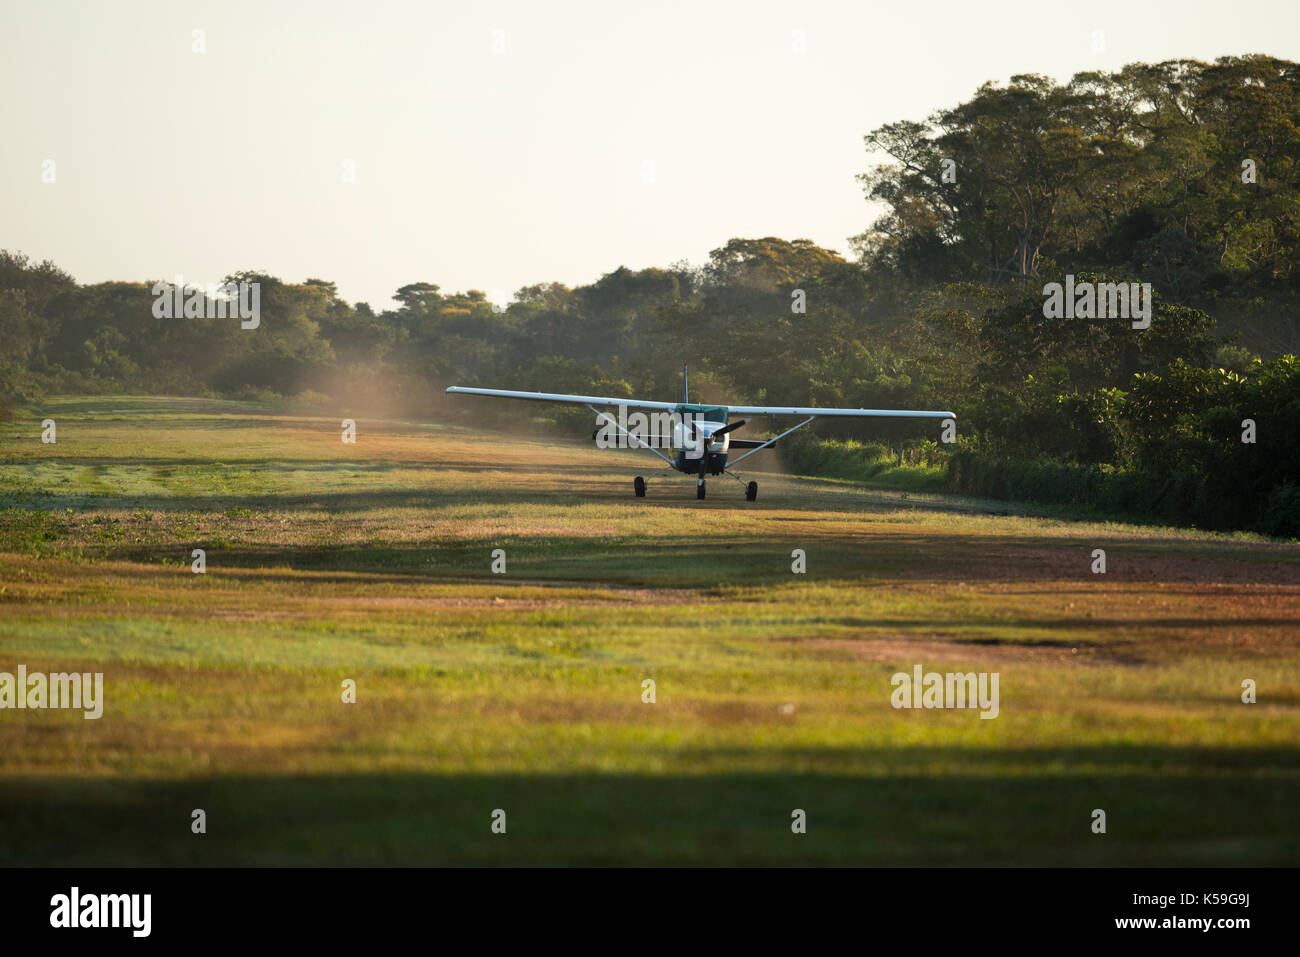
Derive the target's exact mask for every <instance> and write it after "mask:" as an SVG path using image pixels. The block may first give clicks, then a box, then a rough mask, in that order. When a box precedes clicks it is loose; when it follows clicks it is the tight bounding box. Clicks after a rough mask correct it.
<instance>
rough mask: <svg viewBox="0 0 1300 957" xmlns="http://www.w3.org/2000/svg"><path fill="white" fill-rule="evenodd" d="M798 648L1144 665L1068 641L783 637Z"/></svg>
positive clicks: (877, 656) (989, 661)
mask: <svg viewBox="0 0 1300 957" xmlns="http://www.w3.org/2000/svg"><path fill="white" fill-rule="evenodd" d="M780 640H781V641H783V642H788V643H789V644H791V645H792V646H793V647H795V648H800V649H816V650H826V651H829V652H831V653H832V654H833V656H835V657H840V656H843V658H844V659H845V660H849V661H880V662H899V661H911V662H917V661H922V662H925V663H926V667H927V668H929V667H931V663H932V664H933V665H934V666H936V667H937V666H940V665H945V664H971V665H1004V664H1051V665H1080V666H1087V665H1095V666H1111V665H1128V666H1137V665H1141V664H1143V663H1144V662H1143V660H1142V658H1141V657H1139V656H1138V655H1136V654H1129V653H1127V650H1121V649H1119V648H1112V647H1100V646H1097V645H1093V644H1088V643H1075V644H1068V643H1065V642H1060V643H1057V642H998V643H992V642H974V641H946V640H943V639H936V638H908V637H905V636H901V635H899V636H891V637H881V638H876V637H863V638H782V639H780Z"/></svg>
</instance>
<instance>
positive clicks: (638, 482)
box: [632, 475, 645, 498]
mask: <svg viewBox="0 0 1300 957" xmlns="http://www.w3.org/2000/svg"><path fill="white" fill-rule="evenodd" d="M632 491H634V492H636V497H637V498H645V479H643V478H642V477H641V476H639V475H638V476H637V477H636V478H635V479H633V480H632Z"/></svg>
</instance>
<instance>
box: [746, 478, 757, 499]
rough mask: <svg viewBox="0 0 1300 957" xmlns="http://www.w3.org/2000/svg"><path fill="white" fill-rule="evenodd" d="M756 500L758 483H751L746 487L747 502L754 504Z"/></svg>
mask: <svg viewBox="0 0 1300 957" xmlns="http://www.w3.org/2000/svg"><path fill="white" fill-rule="evenodd" d="M756 498H758V483H757V482H750V483H749V484H748V485H746V486H745V501H746V502H752V501H754V499H756Z"/></svg>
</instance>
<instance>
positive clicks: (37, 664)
mask: <svg viewBox="0 0 1300 957" xmlns="http://www.w3.org/2000/svg"><path fill="white" fill-rule="evenodd" d="M328 411H329V413H330V414H329V415H328V416H327V417H322V418H310V417H306V416H303V415H301V414H293V415H286V414H282V413H281V412H279V411H278V410H276V409H275V408H273V407H270V406H265V405H258V404H252V403H234V402H214V401H205V400H193V399H171V400H166V399H145V398H132V397H105V398H91V399H86V398H67V399H57V400H51V401H50V402H48V403H46V404H44V405H43V406H42V407H41V408H39V409H32V410H29V411H28V413H27V414H26V416H25V418H22V419H20V420H18V421H15V422H11V423H7V424H5V425H4V426H3V427H0V463H3V464H0V671H11V672H12V671H13V670H14V669H15V668H16V667H17V665H18V664H20V663H21V664H25V665H27V667H28V669H29V671H38V670H44V671H62V670H72V669H76V670H82V671H103V672H104V675H105V694H106V705H105V714H104V717H103V718H102V719H100V720H99V721H86V720H83V719H82V718H81V717H80V715H79V714H70V713H66V712H53V711H27V710H24V711H10V710H5V711H0V863H5V864H14V863H27V864H31V863H37V864H83V863H94V864H112V863H130V864H150V863H183V864H216V863H220V864H231V863H259V864H260V863H275V864H287V863H431V862H449V863H552V862H562V863H733V862H744V863H810V862H833V863H867V864H918V863H941V864H950V863H952V864H980V863H996V864H1029V863H1040V864H1262V863H1271V864H1295V863H1297V862H1298V861H1300V825H1297V823H1296V819H1295V815H1294V808H1295V807H1297V806H1300V743H1298V742H1300V656H1298V655H1297V648H1298V647H1300V627H1297V626H1298V625H1300V547H1297V546H1295V545H1285V544H1279V543H1274V542H1268V541H1266V540H1263V539H1260V538H1258V537H1255V536H1250V535H1234V536H1215V535H1209V534H1204V533H1199V532H1194V531H1188V530H1175V529H1167V528H1158V527H1147V526H1143V527H1137V526H1126V525H1122V524H1118V523H1114V522H1101V521H1087V522H1071V521H1068V520H1064V519H1062V518H1060V517H1050V518H1049V517H1043V516H1041V515H1033V514H1028V513H1023V512H1022V511H1021V510H1017V509H1015V508H1013V507H1012V508H1009V507H1008V506H1007V505H1005V504H1003V503H999V504H996V505H995V504H991V503H987V502H981V501H974V500H968V499H957V498H953V497H948V496H942V495H937V494H931V493H918V492H900V491H891V490H888V489H879V488H877V489H865V488H862V487H860V486H857V485H853V484H851V483H847V482H831V481H813V480H807V479H801V478H797V477H793V476H788V475H783V474H779V473H769V474H762V475H758V476H757V478H758V480H759V483H760V486H761V490H760V497H759V500H758V501H757V502H754V503H746V502H745V501H744V498H743V494H742V492H741V489H740V488H739V486H736V485H735V484H734V483H732V482H731V481H730V480H729V479H726V478H725V477H723V478H718V479H714V480H711V481H710V484H709V488H710V493H709V494H710V497H709V498H708V499H707V500H705V501H702V502H701V501H697V500H696V499H695V497H694V490H693V488H692V485H691V483H690V481H689V480H686V479H684V478H682V477H680V476H672V477H667V478H664V479H661V480H658V481H654V482H652V483H651V489H650V494H649V497H648V498H646V499H644V500H637V499H634V498H633V497H632V495H631V476H632V475H634V474H636V472H637V471H638V470H641V471H643V472H644V473H645V474H648V473H650V472H652V471H653V468H652V467H651V466H650V465H649V464H647V462H646V459H649V458H650V457H649V456H648V455H646V454H645V453H641V454H640V455H638V454H637V453H618V452H599V451H596V450H593V449H592V448H591V446H590V443H579V442H574V443H571V444H566V443H556V442H538V441H533V440H528V439H517V438H509V437H505V436H490V435H489V436H485V435H481V434H478V433H473V432H469V431H466V430H463V429H454V428H446V427H441V426H436V425H432V424H428V423H412V422H403V423H390V422H378V421H373V420H367V419H364V418H358V416H357V414H356V412H355V410H348V409H339V410H328ZM45 417H52V418H54V419H56V421H57V422H58V438H59V441H58V443H57V445H43V444H41V442H40V439H39V436H40V420H41V419H42V418H45ZM343 418H358V439H357V443H356V444H355V445H345V444H343V443H341V442H340V440H339V421H340V420H341V419H343ZM763 455H770V453H763ZM761 457H762V456H759V457H756V458H761ZM650 461H653V459H650ZM747 464H748V463H747ZM764 464H765V465H766V467H769V468H772V467H775V465H776V464H777V463H776V461H775V460H768V461H767V462H766V463H764ZM1008 511H1010V512H1012V514H1006V513H1007V512H1008ZM194 548H203V549H205V550H206V552H207V573H206V574H205V575H195V574H192V573H191V572H190V562H191V557H190V555H191V551H192V549H194ZM496 548H502V549H504V550H505V552H506V556H507V574H505V575H494V574H492V572H491V570H490V564H491V561H492V557H491V553H492V551H493V549H496ZM796 548H799V549H803V550H804V551H805V552H806V556H807V573H806V574H803V575H796V574H792V572H791V568H790V565H791V551H792V550H793V549H796ZM1095 548H1104V549H1105V550H1106V551H1107V557H1108V566H1109V568H1108V572H1107V574H1106V575H1093V574H1092V573H1091V572H1090V565H1091V563H1092V558H1091V552H1092V550H1093V549H1095ZM917 663H920V664H922V665H924V667H925V668H926V669H927V670H933V671H947V670H961V671H996V672H998V673H999V675H1000V690H1001V702H1000V704H1001V713H1000V715H999V717H998V718H997V719H995V720H980V719H979V717H978V715H977V713H976V712H973V711H945V710H928V711H927V710H915V711H908V710H895V709H894V708H892V707H891V705H890V691H891V686H890V676H891V675H892V674H893V673H894V672H896V671H910V669H911V667H912V665H913V664H917ZM346 678H351V679H354V680H355V681H356V683H357V693H358V700H357V703H356V704H354V705H348V704H343V703H342V702H341V701H340V686H341V683H342V682H343V680H344V679H346ZM647 678H649V679H653V680H654V681H655V683H656V691H657V700H656V702H655V703H653V704H648V703H643V702H642V682H643V681H644V680H645V679H647ZM1244 678H1251V679H1253V680H1254V681H1256V682H1257V685H1258V688H1259V703H1258V704H1254V705H1246V704H1242V703H1241V701H1240V697H1239V696H1240V687H1241V682H1242V680H1243V679H1244ZM197 807H201V808H204V809H205V810H206V812H207V815H208V825H209V827H208V833H207V834H206V835H203V836H197V835H193V834H191V833H190V829H189V824H190V812H191V810H192V809H193V808H197ZM1098 807H1100V808H1104V809H1106V811H1107V814H1108V819H1109V820H1108V824H1109V831H1108V833H1107V834H1106V835H1104V836H1098V835H1094V834H1092V833H1091V831H1090V829H1089V824H1090V821H1091V817H1090V815H1091V812H1092V810H1093V809H1094V808H1098ZM496 808H502V809H504V810H506V812H507V815H508V825H509V826H508V833H507V834H506V835H504V836H502V835H494V834H492V833H491V831H490V829H489V825H490V821H491V814H492V811H493V810H494V809H496ZM795 808H802V809H804V810H805V811H806V812H807V815H808V833H807V834H806V835H798V836H797V835H794V834H792V833H791V831H790V826H789V825H790V814H791V811H792V810H793V809H795Z"/></svg>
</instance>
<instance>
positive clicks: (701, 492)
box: [695, 482, 704, 498]
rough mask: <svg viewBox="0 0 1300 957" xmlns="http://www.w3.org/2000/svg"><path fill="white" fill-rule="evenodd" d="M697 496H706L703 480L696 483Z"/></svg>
mask: <svg viewBox="0 0 1300 957" xmlns="http://www.w3.org/2000/svg"><path fill="white" fill-rule="evenodd" d="M695 497H696V498H704V483H703V482H697V483H695Z"/></svg>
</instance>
